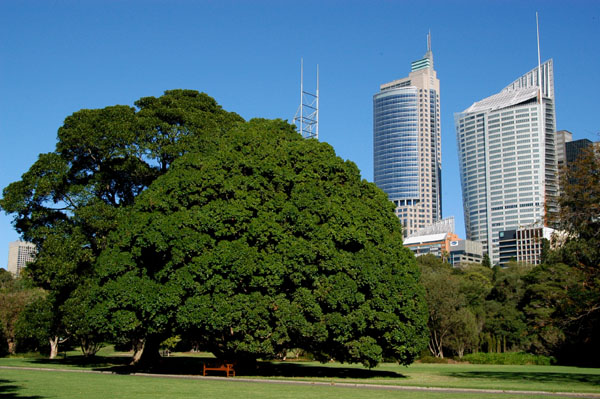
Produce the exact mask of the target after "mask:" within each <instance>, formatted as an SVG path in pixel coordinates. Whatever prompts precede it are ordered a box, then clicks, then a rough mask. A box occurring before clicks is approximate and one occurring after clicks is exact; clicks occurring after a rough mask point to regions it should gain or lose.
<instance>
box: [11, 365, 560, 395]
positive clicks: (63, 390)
mask: <svg viewBox="0 0 600 399" xmlns="http://www.w3.org/2000/svg"><path fill="white" fill-rule="evenodd" d="M0 396H2V397H7V398H14V399H19V398H22V399H44V398H48V399H50V398H60V399H80V398H85V399H106V398H112V399H120V398H123V399H131V398H139V399H153V398H156V399H159V398H161V399H162V398H169V399H187V398H192V397H198V398H202V399H213V398H214V399H223V398H228V399H238V398H239V399H248V398H261V399H271V398H272V399H304V398H306V397H310V398H311V399H320V398H337V397H343V398H345V399H386V398H394V399H409V398H410V399H425V398H430V399H442V398H449V399H453V398H456V399H459V398H465V399H475V398H486V399H501V398H502V399H510V398H523V397H524V396H523V395H517V394H514V395H511V394H483V393H465V392H460V393H447V392H420V391H399V390H392V389H389V390H387V389H365V388H349V387H339V386H334V385H329V386H322V385H292V384H273V383H265V382H240V381H235V379H233V378H230V379H225V378H223V379H222V380H219V381H215V380H207V379H176V378H168V377H147V376H137V375H118V374H93V373H85V372H84V373H80V372H72V371H71V372H65V371H59V370H51V371H38V370H26V369H21V370H14V369H2V370H0ZM527 398H539V399H541V398H545V399H547V398H548V397H547V396H541V395H527Z"/></svg>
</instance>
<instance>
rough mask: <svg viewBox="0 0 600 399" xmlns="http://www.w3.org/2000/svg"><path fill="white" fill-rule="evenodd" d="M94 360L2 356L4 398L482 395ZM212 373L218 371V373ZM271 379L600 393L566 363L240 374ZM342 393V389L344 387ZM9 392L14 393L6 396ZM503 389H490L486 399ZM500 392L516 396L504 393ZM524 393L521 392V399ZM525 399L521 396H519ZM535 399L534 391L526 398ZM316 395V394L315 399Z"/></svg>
mask: <svg viewBox="0 0 600 399" xmlns="http://www.w3.org/2000/svg"><path fill="white" fill-rule="evenodd" d="M101 354H102V355H103V356H97V357H96V358H95V359H92V360H89V359H83V358H82V357H81V356H76V355H75V353H67V356H66V358H64V359H63V358H61V359H56V360H53V361H50V360H48V359H45V358H39V357H38V358H35V357H26V358H3V359H0V366H12V367H20V368H21V369H19V370H9V369H2V370H0V380H1V381H0V397H3V398H4V397H7V398H71V397H73V398H75V397H78V398H79V397H85V398H86V399H95V398H96V397H97V398H109V397H111V398H112V397H115V398H116V397H127V398H138V397H139V398H154V397H156V398H158V397H161V398H162V397H169V398H170V399H177V398H187V397H190V396H192V395H193V396H198V397H202V398H203V399H204V398H212V397H214V398H222V397H228V398H238V397H240V398H241V397H261V398H270V397H277V398H301V397H304V396H306V395H310V396H311V397H316V398H320V397H337V396H343V397H345V398H346V397H347V398H363V397H365V398H367V397H368V398H379V397H381V398H386V397H394V398H405V397H406V398H409V397H410V398H420V397H428V398H436V397H447V398H452V397H457V398H458V397H464V398H475V397H481V394H473V393H460V394H459V393H439V392H438V393H436V392H412V391H409V392H407V391H393V390H391V389H390V390H385V389H383V390H382V389H361V388H355V389H350V388H341V387H339V386H338V387H336V386H306V385H300V386H298V385H286V384H266V383H262V382H258V381H257V382H255V383H247V382H239V381H237V382H234V381H233V380H234V379H229V380H225V381H210V380H203V379H200V380H197V379H194V380H188V379H171V378H150V377H141V376H131V375H119V373H122V374H128V373H130V372H132V371H134V370H132V369H130V368H127V366H126V364H127V362H128V360H129V358H128V355H127V354H121V353H115V352H113V351H110V350H105V351H104V353H101ZM208 356H209V355H206V354H196V355H192V354H176V355H175V356H172V357H168V358H163V362H162V364H161V365H160V367H158V368H155V369H154V370H152V371H153V372H156V373H162V374H178V375H181V376H184V377H185V376H197V375H200V374H201V372H202V362H204V361H209V360H210V358H209V357H208ZM24 367H37V368H51V369H68V370H72V371H78V370H79V371H81V370H84V371H85V370H96V371H112V372H114V373H117V374H90V373H73V372H70V373H67V372H59V371H55V372H47V371H35V370H25V369H23V368H24ZM214 375H220V374H219V373H216V374H214ZM240 378H244V379H254V380H258V379H264V378H268V379H273V380H278V381H279V382H282V380H292V381H303V382H319V383H327V384H330V385H336V384H344V383H350V384H376V385H385V386H390V388H392V387H393V386H415V387H438V388H464V389H494V390H523V391H548V392H585V393H595V394H598V396H599V397H600V369H584V368H576V367H562V366H504V365H472V364H418V363H417V364H413V365H411V366H409V367H404V366H399V365H396V364H389V363H386V364H382V365H381V366H379V367H377V368H374V369H372V370H367V369H364V368H362V367H361V366H358V365H347V364H339V363H328V364H326V365H322V364H319V363H316V362H260V363H259V364H258V367H257V368H256V369H252V370H238V377H237V379H240ZM340 390H341V391H340ZM7 395H8V396H7ZM496 396H497V394H494V395H490V394H485V397H486V398H493V397H496ZM497 397H503V398H507V397H511V396H506V394H504V395H500V396H497ZM515 397H518V396H515ZM521 397H522V396H521ZM528 397H533V396H528ZM311 399H312V398H311Z"/></svg>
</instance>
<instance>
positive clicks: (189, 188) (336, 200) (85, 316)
mask: <svg viewBox="0 0 600 399" xmlns="http://www.w3.org/2000/svg"><path fill="white" fill-rule="evenodd" d="M3 194H4V195H3V198H2V199H1V200H0V206H1V207H2V208H3V209H4V210H5V211H6V212H7V213H10V214H12V215H14V223H15V227H16V229H17V231H18V232H19V233H21V234H22V235H23V237H24V238H25V239H27V240H28V241H32V242H34V243H35V244H36V245H37V247H38V251H39V253H38V256H37V258H36V260H35V262H33V263H32V264H31V265H30V266H29V267H28V268H29V270H28V273H27V274H28V278H30V279H31V281H32V282H33V283H34V284H35V285H36V286H38V287H41V288H43V289H44V290H46V291H47V295H46V296H45V298H44V301H39V302H37V303H36V305H35V306H37V307H38V308H39V307H44V309H46V310H47V309H50V311H49V312H44V313H43V315H44V317H43V322H42V321H40V323H38V324H40V326H45V327H44V331H45V330H47V331H46V334H47V335H48V339H49V341H50V342H58V341H57V338H58V337H65V336H72V337H75V338H77V339H78V340H79V341H80V343H81V345H82V348H84V352H86V351H87V353H90V354H93V352H94V350H95V349H94V348H97V343H98V341H99V340H102V339H107V338H109V339H112V340H114V341H117V342H132V343H133V344H134V345H135V348H136V356H137V355H139V354H140V353H145V354H147V355H148V356H149V354H157V353H158V352H157V350H156V349H157V348H158V345H159V343H160V342H162V341H164V340H165V339H167V338H170V337H173V336H175V335H181V336H182V337H187V338H190V337H193V339H194V340H195V341H196V342H199V343H200V344H202V346H203V347H204V349H208V350H210V351H212V352H214V353H215V354H216V355H217V356H219V357H227V358H237V359H242V360H243V359H250V360H251V359H256V358H258V357H263V358H273V357H278V356H281V355H282V354H284V353H285V351H286V350H288V349H292V348H301V349H305V350H307V351H309V352H311V353H313V354H314V356H315V357H316V358H317V359H319V360H322V361H326V360H329V359H331V358H335V359H337V360H340V361H345V362H361V363H363V364H365V365H366V366H369V367H372V366H374V365H376V364H377V363H378V362H380V361H382V360H383V359H384V358H385V359H396V360H398V361H399V362H401V363H403V364H408V363H410V362H411V361H412V360H413V359H414V358H415V356H416V355H417V354H418V353H419V351H420V350H421V348H422V347H423V345H424V344H425V342H426V308H425V303H424V301H423V293H422V289H421V288H420V286H419V285H418V276H419V272H418V269H417V268H416V265H415V261H414V258H413V256H412V255H411V254H410V252H409V251H408V250H406V249H405V248H403V246H402V234H401V227H400V224H399V221H398V220H397V218H396V217H395V216H394V213H393V205H392V204H391V203H390V202H389V201H388V200H387V198H386V196H385V194H384V193H383V192H382V191H380V190H379V189H377V188H376V187H375V186H374V185H373V184H371V183H368V182H366V181H364V180H361V178H360V173H359V171H358V169H357V168H356V166H355V165H354V164H353V163H351V162H345V161H343V160H341V159H340V158H338V157H337V156H336V155H335V153H334V151H333V149H332V148H331V147H330V146H329V145H327V144H324V143H319V142H317V141H315V140H304V139H302V138H301V137H300V135H298V134H297V133H296V132H295V131H294V128H293V126H291V125H289V124H287V123H286V122H283V121H278V120H276V121H267V120H252V121H250V122H245V121H244V120H243V119H242V118H240V117H239V116H238V115H236V114H235V113H230V112H227V111H224V110H223V109H222V108H221V107H220V106H219V105H218V104H217V103H216V102H215V101H214V100H213V99H212V98H210V97H208V96H207V95H205V94H203V93H198V92H195V91H190V90H172V91H167V92H165V94H164V95H163V96H161V97H158V98H155V97H145V98H142V99H140V100H138V101H137V102H136V103H135V107H130V106H122V105H117V106H111V107H106V108H103V109H94V110H81V111H78V112H75V113H74V114H73V115H71V116H69V117H67V118H66V119H65V122H64V124H63V126H62V127H61V128H60V129H59V131H58V142H57V146H56V150H55V151H53V152H51V153H47V154H41V155H40V157H39V159H38V161H37V162H36V163H35V164H34V165H32V167H31V168H30V170H29V171H27V172H26V173H25V174H24V175H23V176H22V179H21V180H20V181H18V182H15V183H13V184H11V185H9V186H8V187H7V188H5V189H4V192H3ZM31 309H32V310H31V311H35V310H33V309H34V307H32V308H31ZM38 313H39V314H42V313H41V312H38ZM40 320H41V319H40ZM30 327H31V330H32V331H33V327H35V326H28V327H27V328H28V329H29V328H30ZM38 327H39V326H38ZM35 331H36V335H39V334H40V329H39V328H37V329H35ZM41 334H43V332H42V333H41ZM86 348H87V349H86ZM144 348H145V349H144ZM55 349H56V348H53V350H55Z"/></svg>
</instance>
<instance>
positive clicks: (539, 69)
mask: <svg viewBox="0 0 600 399" xmlns="http://www.w3.org/2000/svg"><path fill="white" fill-rule="evenodd" d="M535 27H536V29H537V51H538V70H537V80H538V104H541V103H542V57H541V55H540V22H539V19H538V13H537V12H536V13H535ZM541 120H542V121H543V118H542V119H541Z"/></svg>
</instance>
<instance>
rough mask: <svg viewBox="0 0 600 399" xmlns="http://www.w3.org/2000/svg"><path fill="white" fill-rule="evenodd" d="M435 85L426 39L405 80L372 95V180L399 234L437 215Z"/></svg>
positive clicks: (437, 96) (439, 155) (437, 104)
mask: <svg viewBox="0 0 600 399" xmlns="http://www.w3.org/2000/svg"><path fill="white" fill-rule="evenodd" d="M441 165H442V149H441V132H440V81H439V80H438V78H437V75H436V71H435V70H434V69H433V53H432V52H431V40H430V39H429V36H428V42H427V53H426V54H425V57H424V58H422V59H420V60H417V61H414V62H413V63H412V64H411V72H410V74H409V75H408V77H406V78H403V79H399V80H394V81H393V82H390V83H385V84H383V85H381V87H380V91H379V93H377V94H375V95H374V96H373V171H374V182H375V184H376V185H377V187H379V188H381V189H382V190H383V191H385V193H386V194H387V195H388V197H389V199H390V200H391V201H393V202H394V204H395V205H396V215H397V216H398V218H399V219H400V221H401V222H402V225H403V227H404V236H405V237H407V236H410V235H413V234H415V233H416V231H417V230H418V229H420V228H424V227H426V226H428V225H431V224H432V223H434V222H436V221H437V220H439V219H441V217H442V166H441Z"/></svg>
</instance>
